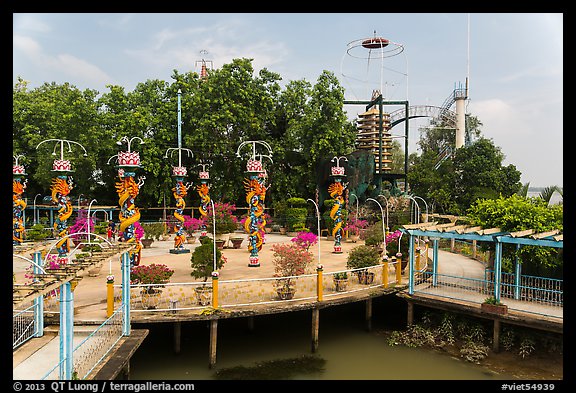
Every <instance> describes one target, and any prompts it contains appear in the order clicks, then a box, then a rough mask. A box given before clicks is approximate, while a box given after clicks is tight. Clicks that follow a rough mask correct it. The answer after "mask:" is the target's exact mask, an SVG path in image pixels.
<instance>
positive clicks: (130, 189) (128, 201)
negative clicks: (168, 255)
mask: <svg viewBox="0 0 576 393" xmlns="http://www.w3.org/2000/svg"><path fill="white" fill-rule="evenodd" d="M144 179H145V178H144V177H140V179H139V181H138V183H136V182H135V181H134V178H133V177H132V176H120V181H118V182H116V192H117V193H118V197H119V199H118V203H119V205H120V213H119V214H118V219H119V220H120V228H119V231H120V232H121V233H122V239H123V241H124V242H126V243H136V247H135V248H133V249H132V250H130V251H129V254H128V255H129V259H130V266H138V265H139V264H140V251H141V250H142V243H140V239H138V238H137V237H136V236H135V234H134V224H135V223H136V222H137V221H139V220H140V211H139V209H138V208H137V207H136V206H135V205H134V199H135V198H136V196H138V193H139V192H140V186H142V185H143V184H144Z"/></svg>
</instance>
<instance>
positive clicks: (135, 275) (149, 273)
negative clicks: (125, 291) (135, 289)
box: [130, 263, 174, 284]
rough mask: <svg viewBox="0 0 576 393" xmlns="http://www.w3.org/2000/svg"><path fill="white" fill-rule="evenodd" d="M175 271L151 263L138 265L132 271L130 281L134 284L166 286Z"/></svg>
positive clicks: (162, 265)
mask: <svg viewBox="0 0 576 393" xmlns="http://www.w3.org/2000/svg"><path fill="white" fill-rule="evenodd" d="M172 274H174V270H172V269H170V268H168V266H166V265H164V264H156V263H151V264H150V265H138V266H135V267H133V268H132V270H131V271H130V280H131V281H132V283H133V284H166V283H167V282H168V281H169V280H170V277H172Z"/></svg>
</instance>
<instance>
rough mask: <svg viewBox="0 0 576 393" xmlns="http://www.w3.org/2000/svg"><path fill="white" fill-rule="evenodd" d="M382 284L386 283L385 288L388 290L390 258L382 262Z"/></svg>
mask: <svg viewBox="0 0 576 393" xmlns="http://www.w3.org/2000/svg"><path fill="white" fill-rule="evenodd" d="M382 264H383V266H382V282H383V283H384V288H388V258H386V259H384V260H383V261H382Z"/></svg>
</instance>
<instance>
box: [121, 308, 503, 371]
mask: <svg viewBox="0 0 576 393" xmlns="http://www.w3.org/2000/svg"><path fill="white" fill-rule="evenodd" d="M364 305H365V303H364V302H360V303H355V304H350V305H344V306H337V307H330V308H327V309H322V310H320V334H319V347H318V351H317V352H316V353H315V355H317V356H319V357H321V358H323V359H325V360H326V364H325V370H324V371H322V372H317V373H312V374H311V373H303V374H302V375H297V376H296V377H294V378H293V379H307V380H490V379H492V380H497V379H513V378H512V377H510V376H509V375H502V374H494V373H492V372H490V371H488V370H487V369H485V368H483V367H481V366H478V365H474V364H471V363H468V362H466V361H464V360H461V359H457V358H453V357H451V356H449V355H446V354H442V353H437V352H434V351H431V350H427V349H422V348H407V347H403V346H394V347H390V346H389V345H388V344H387V343H386V338H385V336H383V335H382V334H378V332H381V331H382V329H387V330H393V329H401V328H403V327H404V326H405V323H406V322H405V309H402V307H399V306H398V305H397V304H395V302H394V301H391V300H390V299H388V300H380V299H375V300H374V301H373V319H372V331H371V332H368V331H367V330H366V324H365V320H364V315H365V314H364V313H365V307H364ZM311 321H312V312H311V311H310V310H308V311H301V312H293V313H284V314H276V315H268V316H258V317H255V318H254V329H253V330H252V331H251V330H250V329H249V324H248V320H247V319H246V318H236V319H229V320H220V321H219V322H218V348H217V359H216V366H215V367H214V368H212V369H209V368H208V342H209V329H208V323H206V322H193V323H182V330H181V332H182V336H181V352H180V354H175V353H174V350H173V324H151V325H136V326H134V327H135V328H138V327H145V328H149V329H150V333H149V336H148V337H147V338H146V340H145V342H144V343H143V344H142V346H141V347H140V348H139V349H138V351H137V352H136V354H135V355H134V357H133V358H132V360H131V365H130V367H131V370H130V371H131V372H130V378H131V379H134V380H138V379H141V380H211V379H214V373H215V372H216V371H217V370H220V369H223V368H229V367H235V366H241V365H242V366H245V367H251V366H254V365H255V363H256V362H261V361H269V360H275V359H286V358H295V357H300V356H303V355H310V354H311Z"/></svg>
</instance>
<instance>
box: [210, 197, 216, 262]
mask: <svg viewBox="0 0 576 393" xmlns="http://www.w3.org/2000/svg"><path fill="white" fill-rule="evenodd" d="M210 204H211V205H212V236H213V237H212V240H213V242H212V244H213V246H214V270H213V271H216V210H214V201H213V200H212V199H210Z"/></svg>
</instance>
